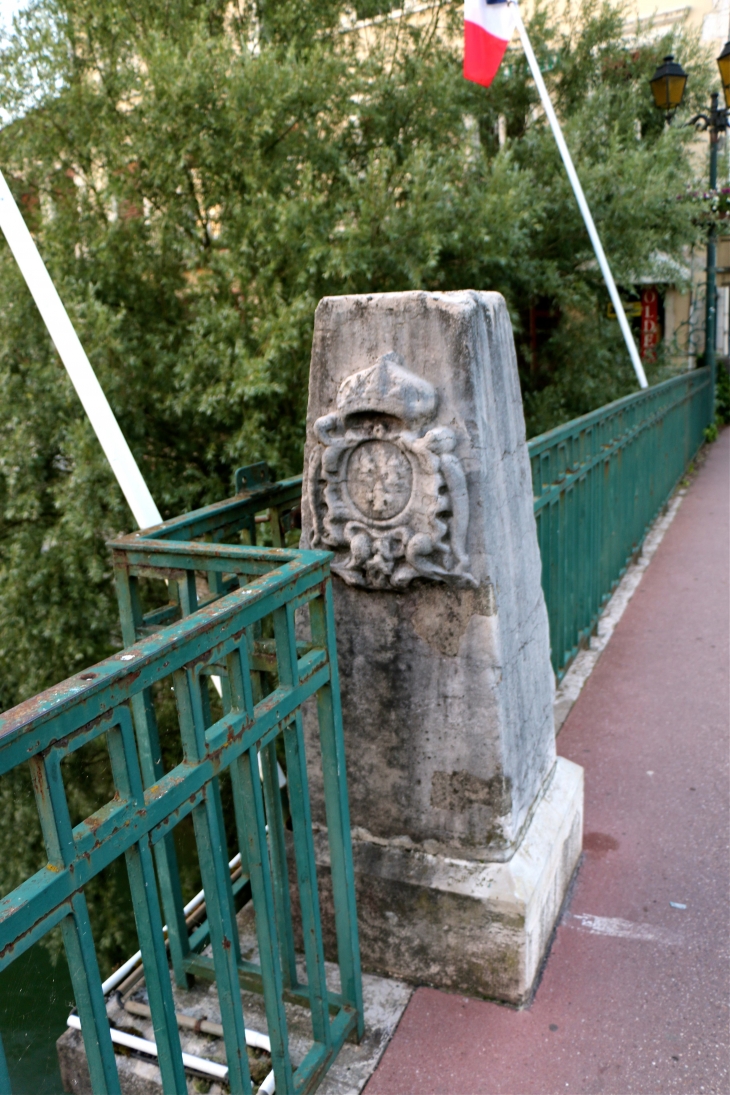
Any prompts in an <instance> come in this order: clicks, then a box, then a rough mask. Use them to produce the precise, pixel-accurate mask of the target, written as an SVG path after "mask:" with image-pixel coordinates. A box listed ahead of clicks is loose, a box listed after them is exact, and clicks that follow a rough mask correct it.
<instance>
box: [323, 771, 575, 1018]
mask: <svg viewBox="0 0 730 1095" xmlns="http://www.w3.org/2000/svg"><path fill="white" fill-rule="evenodd" d="M582 843H583V769H582V768H581V767H580V766H579V765H577V764H574V763H573V762H572V761H569V760H566V759H565V758H564V757H559V758H558V761H557V764H556V765H555V767H554V769H553V773H552V777H551V779H550V780H549V781H548V786H547V787H546V788H545V791H544V794H543V795H542V796H541V797H540V800H539V801H538V803H537V805H536V808H535V811H534V813H533V815H532V817H531V820H530V823H529V825H528V827H527V831H526V832H525V835H524V838H523V840H522V841H521V843H520V845H519V847H518V849H517V851H516V852H515V854H514V855H513V856H512V858H511V859H510V860H509V861H508V862H506V863H482V862H478V861H476V860H473V859H457V858H455V857H450V856H444V855H439V854H436V855H433V854H428V853H426V852H424V851H422V850H421V849H419V848H417V847H415V846H413V845H410V844H408V843H407V842H406V841H404V840H401V841H400V842H398V843H395V842H393V841H386V840H378V839H377V838H373V836H372V834H370V833H367V832H365V831H364V830H358V829H355V830H354V832H353V858H354V866H355V887H356V894H357V909H358V926H359V930H360V946H361V949H362V954H363V962H364V964H365V965H366V966H367V968H369V969H374V970H377V971H378V972H380V973H382V974H386V975H387V976H390V977H399V978H403V979H404V980H406V981H416V982H418V983H421V984H428V985H435V986H436V987H438V988H442V989H449V990H451V991H452V992H460V993H464V994H465V995H468V996H482V997H488V998H495V999H498V1000H504V1001H507V1002H508V1003H510V1004H515V1005H521V1004H524V1003H525V1002H527V1001H528V1000H529V998H530V996H531V994H532V991H533V989H534V986H535V982H536V978H537V976H538V974H539V972H540V968H541V965H542V961H543V958H544V957H545V954H546V951H547V946H548V944H549V942H550V938H551V936H552V932H553V929H554V927H555V924H556V922H557V918H558V916H559V914H560V910H561V907H562V904H563V901H564V898H565V894H566V892H567V890H568V887H569V885H570V880H571V878H572V876H573V873H574V872H575V869H576V867H577V865H578V861H579V859H580V854H581V848H582ZM315 847H316V853H317V861H318V878H319V884H320V900H321V903H322V923H323V929H324V933H325V942H326V945H327V948H328V949H329V950H334V946H335V931H334V910H333V904H332V886H331V881H330V877H329V850H328V845H327V839H326V831H325V830H323V829H322V830H320V831H318V832H317V834H316V841H315Z"/></svg>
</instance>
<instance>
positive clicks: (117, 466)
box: [0, 171, 162, 528]
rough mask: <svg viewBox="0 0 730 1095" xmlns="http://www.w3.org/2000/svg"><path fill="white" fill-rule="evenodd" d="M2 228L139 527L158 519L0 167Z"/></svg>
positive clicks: (157, 523) (158, 520) (144, 485)
mask: <svg viewBox="0 0 730 1095" xmlns="http://www.w3.org/2000/svg"><path fill="white" fill-rule="evenodd" d="M0 228H2V230H3V232H4V234H5V238H6V240H7V241H8V245H9V247H10V250H11V251H12V253H13V255H14V256H15V261H16V262H17V264H18V266H19V267H20V271H21V273H22V275H23V277H24V278H25V280H26V283H27V285H28V288H29V289H30V291H31V294H32V296H33V299H34V301H35V302H36V305H37V306H38V311H39V312H40V314H41V316H42V317H43V322H44V323H45V325H46V327H47V328H48V333H49V334H50V336H51V338H52V339H53V344H54V346H55V347H56V349H57V350H58V354H59V356H60V358H61V361H62V362H63V364H64V365H65V367H66V371H67V372H68V375H69V376H70V377H71V382H72V384H73V386H74V388H75V389H76V394H77V395H78V397H79V399H80V400H81V402H82V404H83V407H84V410H85V411H86V413H87V415H88V416H89V420H90V422H91V425H92V426H93V427H94V432H95V433H96V436H97V437H98V439H99V443H100V444H101V447H102V449H103V450H104V454H105V455H106V458H107V460H108V461H109V463H110V464H111V468H112V471H113V472H114V474H115V475H116V477H117V481H118V483H119V486H120V487H121V488H122V491H123V493H124V497H125V498H126V499H127V502H128V504H129V508H130V509H131V511H132V513H133V514H134V519H135V521H136V522H137V523H138V525H139V527H140V528H149V526H150V525H159V524H160V522H161V521H162V517H161V516H160V511H159V510H158V508H157V506H156V505H155V502H154V499H153V497H152V495H151V494H150V492H149V488H148V487H147V484H146V483H145V481H144V479H143V478H142V473H141V472H140V470H139V467H138V466H137V461H136V460H135V459H134V456H133V455H132V452H131V449H130V448H129V445H128V444H127V442H126V440H125V438H124V434H123V433H122V431H121V430H120V428H119V423H118V422H117V420H116V418H115V417H114V412H113V411H112V409H111V407H110V406H109V403H108V401H107V398H106V396H105V395H104V392H103V391H102V388H101V385H100V384H99V381H98V380H97V378H96V374H95V372H94V370H93V369H92V367H91V364H90V362H89V359H88V357H87V356H86V353H85V352H84V348H83V346H82V345H81V343H80V342H79V338H78V335H77V334H76V332H75V330H74V328H73V325H72V323H71V320H70V319H69V318H68V314H67V312H66V309H65V308H64V306H63V303H62V302H61V298H60V297H59V295H58V292H57V291H56V287H55V285H54V284H53V282H52V281H51V278H50V275H49V273H48V271H47V270H46V267H45V264H44V262H43V259H42V258H41V256H40V254H39V253H38V248H37V247H36V245H35V242H34V240H33V237H32V236H31V234H30V232H29V231H28V228H27V226H26V223H25V221H24V220H23V218H22V216H21V213H20V210H19V209H18V207H17V205H16V204H15V199H14V198H13V195H12V194H11V193H10V188H9V187H8V184H7V183H6V181H5V176H4V175H3V173H2V172H1V171H0Z"/></svg>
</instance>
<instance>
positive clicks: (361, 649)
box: [302, 292, 582, 1003]
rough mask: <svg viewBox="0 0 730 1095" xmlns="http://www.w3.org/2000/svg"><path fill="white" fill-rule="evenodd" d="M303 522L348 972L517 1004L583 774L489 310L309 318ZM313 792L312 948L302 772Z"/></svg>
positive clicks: (323, 844) (354, 303)
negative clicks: (353, 962)
mask: <svg viewBox="0 0 730 1095" xmlns="http://www.w3.org/2000/svg"><path fill="white" fill-rule="evenodd" d="M303 502H304V504H303V528H302V546H304V547H309V546H312V547H318V546H323V547H328V548H330V549H331V550H332V551H333V552H334V555H335V558H334V562H333V566H332V569H333V572H334V574H335V579H334V602H335V618H336V626H337V645H338V654H339V663H340V682H341V695H342V707H343V719H344V727H345V738H346V747H347V765H348V785H349V793H350V807H351V818H352V824H353V826H354V829H353V834H354V838H355V844H354V864H355V877H356V887H357V893H358V917H359V925H360V936H361V946H362V955H363V964H364V967H365V968H366V969H373V970H377V971H379V972H387V973H389V974H395V975H397V976H402V977H405V978H407V979H410V980H414V981H421V982H424V981H425V982H426V983H430V984H434V985H439V986H442V987H444V988H450V989H455V990H457V991H460V992H469V993H476V994H479V995H483V996H493V997H498V998H501V999H505V1000H509V1001H511V1002H513V1003H520V1002H522V1001H523V1000H524V999H525V998H526V997H527V996H528V995H529V993H530V991H531V987H532V985H533V982H534V979H535V976H536V973H537V970H538V969H539V965H540V962H541V960H542V957H543V954H544V951H545V948H546V946H547V943H548V940H549V938H550V935H551V932H552V928H553V925H554V922H555V917H556V916H557V915H558V911H559V909H560V906H561V903H562V900H563V896H564V894H565V891H566V888H567V886H568V884H569V880H570V877H571V875H572V872H573V870H574V868H575V866H576V863H577V861H578V857H579V854H580V843H581V829H582V773H581V770H580V769H578V768H576V766H575V765H569V764H568V763H567V762H560V761H559V762H557V764H556V757H555V733H554V722H553V696H554V682H553V675H552V670H551V667H550V650H549V633H548V621H547V613H546V609H545V603H544V599H543V593H542V588H541V584H540V555H539V550H538V544H537V537H536V531H535V519H534V513H533V499H532V480H531V475H530V465H529V460H528V455H527V445H526V439H525V426H524V419H523V414H522V401H521V396H520V388H519V381H518V376H517V363H516V359H515V352H514V344H513V340H512V330H511V326H510V322H509V317H508V314H507V309H506V306H505V303H504V300H503V299H502V297H500V296H499V295H498V294H496V293H477V292H463V293H421V292H414V293H397V294H395V293H394V294H385V295H381V296H359V297H340V298H328V299H325V300H323V301H322V302H321V303H320V305H319V307H318V309H317V314H316V319H315V329H314V341H313V347H312V367H311V375H310V388H309V409H308V416H307V444H306V450H305V490H304V499H303ZM305 725H306V730H307V735H308V748H310V749H315V748H316V728H315V722H314V720H313V719H311V718H308V719H305ZM315 767H316V766H315ZM311 779H312V798H313V815H314V818H315V824H316V825H317V826H318V828H319V832H318V843H317V849H318V859H319V863H320V871H321V873H322V881H323V887H324V892H325V899H324V905H323V908H324V919H325V934H326V936H327V939H328V945H329V946H330V947H331V946H332V945H333V942H334V927H333V922H332V908H331V899H330V897H329V896H328V867H327V863H328V858H327V857H328V853H327V839H326V817H325V811H324V805H323V801H322V792H321V786H320V785H319V783H318V782H317V772H316V771H315V770H314V768H313V770H312V772H311Z"/></svg>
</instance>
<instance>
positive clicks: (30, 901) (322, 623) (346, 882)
mask: <svg viewBox="0 0 730 1095" xmlns="http://www.w3.org/2000/svg"><path fill="white" fill-rule="evenodd" d="M255 493H256V492H255V491H254V494H255ZM274 494H275V495H276V496H277V497H280V499H281V498H284V496H285V495H286V488H284V489H282V488H281V485H277V488H276V490H274ZM238 502H239V504H240V502H241V499H239V500H238ZM251 505H254V503H251V504H250V505H249V511H250V508H251ZM222 509H223V510H224V511H225V509H226V507H225V504H224V505H223V507H222ZM243 509H244V510H245V509H246V506H245V505H244V506H243ZM224 516H226V517H227V516H229V514H227V513H225V514H224ZM241 516H242V517H244V518H245V520H244V521H243V525H242V526H241V527H246V528H248V529H249V531H250V530H251V521H250V520H248V518H249V517H251V516H252V514H251V513H250V512H249V513H243V514H241V513H239V517H241ZM203 520H205V518H204V519H203ZM207 520H208V524H209V528H208V530H207V532H206V534H208V535H209V534H210V532H211V529H213V526H214V525H215V521H214V520H212V519H211V518H210V515H208V518H207ZM184 523H185V522H183V523H182V524H181V523H180V522H170V523H168V526H160V527H159V528H157V529H154V530H149V532H148V534H142V535H137V536H134V537H127V538H125V539H124V540H122V541H119V542H117V543H116V544H115V545H114V549H115V551H114V554H115V565H116V578H117V588H118V592H119V597H120V604H121V607H122V619H123V622H124V629H125V634H126V635H127V636H131V635H132V633H134V637H135V638H136V639H137V641H134V642H132V643H130V644H129V645H127V646H126V647H125V649H124V650H122V651H120V653H119V654H116V655H114V656H113V657H111V658H109V659H107V660H106V661H104V662H101V663H99V664H98V665H95V666H94V667H92V669H91V670H88V671H85V672H83V673H81V674H79V675H78V676H76V677H73V678H70V679H69V680H67V681H65V682H64V683H63V684H61V685H59V686H58V687H56V688H53V689H49V690H48V691H47V692H44V693H41V694H40V695H39V696H36V697H34V698H33V699H32V700H28V701H27V702H26V703H24V704H21V705H20V706H18V707H16V708H14V709H12V710H11V711H8V712H7V713H6V714H5V715H3V716H2V717H1V718H0V775H3V774H5V773H7V772H9V771H10V770H11V769H13V768H15V767H17V766H19V765H24V764H30V768H31V773H32V778H33V788H34V792H35V798H36V804H37V808H38V814H39V817H40V821H41V826H42V830H43V836H44V840H45V847H46V854H47V856H48V865H47V866H45V867H43V868H42V869H41V870H39V871H38V872H37V874H35V875H34V876H33V877H32V878H30V879H28V880H27V881H26V882H24V883H23V884H21V885H20V886H19V887H17V888H16V889H15V890H13V891H12V892H11V893H10V894H8V895H7V896H6V897H5V898H4V899H3V900H2V901H1V902H0V969H3V968H4V967H5V966H7V965H8V964H9V963H11V962H12V961H13V960H14V959H15V958H17V957H18V956H19V955H20V954H22V953H23V952H24V951H25V950H26V949H27V948H28V947H30V946H31V945H33V944H34V943H36V942H37V941H38V940H39V939H40V938H41V937H43V936H44V935H45V934H46V933H48V932H49V931H51V930H52V929H53V928H54V927H55V926H57V925H59V924H60V926H61V929H62V933H63V939H64V944H65V949H66V956H67V959H68V964H69V970H70V973H71V979H72V983H73V989H74V995H75V1000H76V1007H77V1010H78V1019H77V1023H76V1025H80V1028H81V1031H82V1034H83V1039H84V1047H85V1051H86V1056H87V1060H88V1065H89V1070H90V1075H91V1084H92V1089H93V1090H94V1091H95V1092H119V1091H120V1082H119V1077H118V1073H117V1068H116V1062H115V1055H114V1050H113V1041H112V1035H114V1033H115V1031H114V1030H111V1031H110V1024H109V1020H108V1018H107V1012H106V1002H105V998H104V987H103V986H102V983H101V980H100V976H99V969H98V965H97V959H96V953H95V948H94V942H93V937H92V932H91V925H90V922H89V915H88V909H87V905H86V899H85V896H84V885H85V883H87V882H88V881H89V880H90V879H91V878H93V877H94V876H95V875H98V874H99V872H100V871H102V870H103V869H104V868H105V867H107V866H109V864H110V863H112V861H113V860H115V859H117V858H119V857H120V856H122V855H123V856H124V857H125V859H126V865H127V871H128V875H129V882H130V888H131V894H132V903H133V907H134V915H135V921H136V927H137V933H138V937H139V942H140V951H141V960H142V963H143V972H144V977H145V981H146V989H147V993H148V998H149V1005H150V1011H151V1019H152V1024H153V1027H154V1031H155V1041H156V1055H157V1058H158V1061H159V1066H160V1070H161V1078H162V1087H163V1090H164V1091H166V1092H170V1093H173V1092H178V1093H183V1092H186V1091H187V1085H186V1076H185V1067H186V1066H189V1062H190V1059H186V1060H185V1061H184V1060H183V1055H182V1053H181V1046H180V1037H179V1031H178V1025H177V1017H176V1015H175V1007H174V1002H173V995H172V985H171V978H170V970H169V965H168V953H167V949H168V947H169V952H170V958H171V961H172V966H173V971H174V976H175V978H176V980H177V981H178V984H180V985H181V986H184V985H188V984H189V978H190V977H191V975H194V976H196V977H203V978H207V979H209V980H215V982H216V986H217V990H218V1000H219V1004H220V1010H221V1023H222V1032H223V1040H224V1045H225V1053H226V1064H227V1068H226V1069H225V1070H224V1071H225V1072H226V1075H225V1079H226V1081H227V1084H228V1087H229V1089H230V1090H231V1091H232V1092H241V1093H245V1095H250V1092H251V1078H250V1071H249V1066H248V1057H247V1051H246V1041H247V1036H246V1029H245V1023H244V1015H243V1009H242V1003H241V994H240V988H241V987H245V988H246V989H248V990H253V991H256V992H260V993H262V994H263V997H264V1003H265V1009H266V1016H267V1024H268V1037H269V1039H270V1046H271V1059H272V1066H273V1073H274V1078H275V1083H276V1090H277V1092H281V1093H282V1095H285V1093H287V1095H288V1093H297V1095H298V1093H300V1092H302V1093H303V1092H310V1091H313V1090H315V1088H316V1087H317V1085H318V1083H319V1081H320V1080H321V1078H322V1075H323V1074H324V1072H325V1071H326V1070H327V1068H328V1067H329V1065H330V1064H331V1062H332V1061H333V1059H334V1057H335V1056H336V1054H337V1052H338V1050H339V1048H340V1047H341V1046H342V1044H343V1042H344V1040H345V1039H346V1038H348V1037H349V1036H354V1037H355V1038H358V1039H359V1037H361V1035H362V1032H363V1010H362V986H361V976H360V963H359V951H358V939H357V923H356V913H355V903H354V884H353V870H352V852H351V845H350V823H349V810H348V802H347V788H346V780H345V760H344V751H343V750H344V746H343V735H342V722H341V715H340V707H339V684H338V677H337V657H336V649H335V636H334V623H333V612H332V590H331V579H330V574H329V558H330V556H329V554H328V553H326V552H318V551H305V552H300V551H292V550H286V549H281V548H279V549H271V550H262V549H260V548H256V547H252V546H241V545H238V546H236V545H222V544H215V543H205V542H197V543H193V542H190V541H186V540H184V539H183V538H182V536H183V533H182V527H183V525H184ZM187 527H188V528H190V527H191V523H190V521H188V522H187ZM199 527H200V525H199V524H198V528H199ZM226 527H227V526H226V523H225V521H224V522H223V525H222V526H221V525H220V523H219V527H218V529H219V532H220V530H221V528H226ZM253 532H254V534H255V525H254V526H253ZM168 535H169V536H172V537H176V538H174V539H169V540H168V539H165V537H166V536H168ZM201 572H204V573H207V574H208V576H209V588H210V587H212V589H213V592H212V593H209V596H208V599H207V604H201V603H199V598H198V594H197V586H196V581H195V575H196V573H197V574H198V575H200V573H201ZM148 574H151V575H153V576H156V577H158V578H159V577H161V576H162V577H166V579H167V581H168V583H169V588H171V589H176V590H177V600H176V603H177V612H178V615H181V617H182V618H180V619H179V620H178V622H176V623H174V624H173V625H171V626H166V627H164V626H163V627H160V626H159V625H160V623H161V620H160V619H156V620H154V619H153V620H151V621H150V620H149V619H148V621H147V622H146V623H145V622H144V620H143V615H142V612H141V608H140V600H139V586H138V582H139V578H140V577H141V576H144V575H148ZM234 587H235V588H234ZM184 610H186V612H187V614H185V611H184ZM302 611H304V613H305V615H306V618H307V619H308V624H307V627H308V629H309V634H308V636H307V637H306V640H304V641H302V640H300V641H299V642H297V636H296V634H295V629H296V628H297V627H299V628H300V630H301V628H302V623H301V620H298V619H297V616H298V615H299V616H301V614H302ZM152 615H154V613H153V614H152ZM160 615H161V616H162V617H163V618H164V616H165V612H164V611H163V612H162V613H158V616H160ZM168 615H169V612H168ZM145 630H146V631H151V632H152V633H151V634H147V635H146V636H145V637H142V638H138V637H137V635H138V633H144V631H145ZM212 675H214V676H215V677H216V679H218V680H219V682H220V690H221V693H222V700H221V706H222V713H220V712H216V713H215V714H214V713H213V706H212V704H211V698H210V688H209V682H210V677H211V676H212ZM168 680H171V681H172V682H173V685H174V698H175V705H176V710H177V719H178V737H179V742H180V744H181V747H182V761H181V762H180V763H178V764H176V765H175V766H174V767H172V768H171V770H170V771H168V772H164V771H163V770H162V766H161V759H160V753H161V751H160V741H159V738H158V735H157V726H156V721H155V716H154V702H153V694H154V689H155V686H156V685H159V683H160V682H162V681H168ZM310 697H316V701H317V702H316V709H317V712H318V719H319V738H320V748H321V765H322V777H323V781H324V789H325V790H324V793H325V803H326V810H327V824H328V832H329V844H330V855H331V863H332V868H331V869H332V880H333V890H334V915H335V927H336V935H337V947H338V962H339V971H340V983H341V987H340V989H339V991H338V992H332V991H330V990H328V987H327V984H326V980H325V966H324V954H323V945H322V932H321V924H320V909H319V898H318V891H317V882H316V867H315V859H314V847H313V838H312V825H311V816H310V808H309V791H308V780H307V763H308V761H307V758H306V757H305V744H304V735H303V725H302V704H304V703H305V701H306V700H307V699H308V698H310ZM100 738H105V739H106V744H107V746H108V750H109V755H110V759H111V768H112V776H113V780H114V786H115V795H114V797H113V798H112V800H111V801H110V802H108V803H106V804H105V805H104V806H103V807H102V808H101V809H99V810H97V811H96V812H95V813H94V814H92V815H91V817H88V818H86V819H85V820H84V821H83V822H82V823H81V824H79V825H76V826H75V827H74V826H73V825H72V822H71V817H70V813H69V805H68V801H67V797H66V793H65V789H64V784H63V776H62V768H61V765H62V761H63V759H64V758H65V757H67V756H68V755H69V754H70V753H72V752H74V751H75V750H78V749H80V748H83V747H84V746H85V745H86V744H88V743H89V742H92V741H94V740H96V739H100ZM277 743H280V746H281V748H280V754H281V757H282V761H283V763H284V764H285V766H286V790H287V800H288V814H289V818H288V819H287V818H285V815H284V811H283V806H282V798H281V795H280V778H279V762H278V759H277ZM312 762H313V761H312V758H309V763H310V764H311V763H312ZM223 772H227V773H229V774H230V781H231V788H232V794H233V806H234V810H235V831H236V838H237V842H238V848H239V854H240V869H239V872H238V878H237V879H236V880H235V881H234V879H232V876H231V874H230V870H229V867H230V864H231V860H230V859H229V849H228V848H227V842H226V831H225V823H224V818H223V809H222V804H221V794H220V789H219V785H218V779H219V776H220V775H221V774H222V773H223ZM188 815H191V816H192V821H193V826H194V833H195V840H196V845H197V853H198V859H199V865H200V871H201V875H202V881H203V890H204V898H205V914H206V918H205V920H204V922H203V923H202V924H200V923H198V924H196V925H195V926H194V927H193V928H192V930H189V928H190V926H189V924H186V921H185V907H184V906H183V903H182V895H181V893H180V884H179V878H178V874H177V864H176V862H175V849H174V845H173V842H172V832H173V829H174V828H175V826H176V825H178V824H179V823H180V822H181V821H182V819H183V818H186V817H187V816H188ZM287 823H288V827H290V828H291V830H292V832H291V834H290V835H288V834H287V832H286V828H287ZM292 845H293V853H294V854H293V857H292V856H291V853H290V848H291V846H292ZM234 858H235V857H234ZM291 858H293V863H292V864H291V869H290V863H289V859H291ZM155 862H156V867H157V871H156V872H155ZM290 877H291V879H293V880H294V885H295V888H296V892H297V894H298V905H299V923H300V926H301V930H302V935H303V939H304V956H305V968H306V980H305V981H301V980H300V976H299V974H298V971H297V963H296V956H295V952H294V925H293V919H292V909H291V904H290ZM158 883H159V890H160V892H161V896H162V907H163V909H164V914H165V918H166V920H167V940H166V939H165V935H164V933H163V923H162V911H161V909H160V903H159V900H158ZM242 886H247V887H249V889H250V894H251V898H252V900H253V906H254V912H255V922H256V932H257V940H258V949H259V956H260V958H259V962H253V961H247V960H246V959H244V958H243V957H242V955H241V951H240V943H239V933H238V925H237V922H236V907H235V897H234V890H235V889H238V891H239V892H240V890H241V887H242ZM208 945H209V948H210V953H201V952H202V951H203V949H204V948H207V947H208ZM287 1003H294V1004H299V1005H304V1006H306V1007H307V1008H308V1009H309V1010H310V1012H311V1021H312V1032H313V1039H312V1044H311V1048H310V1050H309V1052H308V1053H307V1055H306V1056H305V1058H304V1060H303V1061H301V1062H300V1063H299V1065H298V1067H296V1068H295V1067H294V1066H293V1064H292V1061H291V1058H290V1055H289V1046H288V1027H287V1014H286V1008H285V1005H286V1004H287ZM117 1033H118V1032H117ZM208 1063H210V1062H208ZM193 1066H194V1062H193ZM0 1090H2V1091H10V1081H9V1077H8V1073H7V1067H6V1064H5V1062H4V1058H3V1057H2V1052H1V1050H0ZM267 1090H271V1086H269V1087H268V1089H267Z"/></svg>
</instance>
